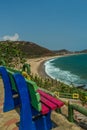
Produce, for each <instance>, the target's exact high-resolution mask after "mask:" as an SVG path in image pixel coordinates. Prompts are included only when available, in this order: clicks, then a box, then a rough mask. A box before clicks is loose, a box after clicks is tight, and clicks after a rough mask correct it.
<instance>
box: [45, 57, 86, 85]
mask: <svg viewBox="0 0 87 130" xmlns="http://www.w3.org/2000/svg"><path fill="white" fill-rule="evenodd" d="M54 60H55V59H52V60H49V61H47V62H45V72H46V73H47V75H49V76H50V77H51V78H53V79H56V80H59V81H62V82H64V83H66V84H74V85H75V86H79V85H83V84H84V82H85V80H83V79H81V78H80V77H79V76H78V75H75V74H73V73H71V72H70V71H66V70H62V69H60V68H58V67H55V66H54V63H53V62H51V61H54Z"/></svg>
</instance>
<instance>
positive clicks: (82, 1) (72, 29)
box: [0, 0, 87, 51]
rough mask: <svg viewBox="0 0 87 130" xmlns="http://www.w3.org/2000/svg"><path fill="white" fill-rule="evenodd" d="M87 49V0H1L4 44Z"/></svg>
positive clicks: (57, 48)
mask: <svg viewBox="0 0 87 130" xmlns="http://www.w3.org/2000/svg"><path fill="white" fill-rule="evenodd" d="M2 40H12V41H15V40H23V41H31V42H34V43H37V44H38V45H41V46H43V47H45V48H48V49H50V50H60V49H68V50H71V51H76V50H83V49H87V0H0V41H2Z"/></svg>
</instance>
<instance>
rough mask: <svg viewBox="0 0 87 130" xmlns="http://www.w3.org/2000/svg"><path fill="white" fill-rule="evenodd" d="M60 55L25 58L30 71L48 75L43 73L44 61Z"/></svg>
mask: <svg viewBox="0 0 87 130" xmlns="http://www.w3.org/2000/svg"><path fill="white" fill-rule="evenodd" d="M56 57H60V56H51V57H40V58H33V59H27V63H28V64H30V65H31V73H32V74H34V75H35V74H37V75H39V76H41V77H45V78H46V77H48V76H47V74H46V73H45V68H44V63H45V62H46V61H47V60H50V59H52V58H56Z"/></svg>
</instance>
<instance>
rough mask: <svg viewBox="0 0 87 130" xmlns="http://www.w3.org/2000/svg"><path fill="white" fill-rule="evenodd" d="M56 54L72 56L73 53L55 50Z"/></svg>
mask: <svg viewBox="0 0 87 130" xmlns="http://www.w3.org/2000/svg"><path fill="white" fill-rule="evenodd" d="M53 52H54V53H56V54H58V55H65V54H72V53H73V52H71V51H68V50H66V49H62V50H54V51H53Z"/></svg>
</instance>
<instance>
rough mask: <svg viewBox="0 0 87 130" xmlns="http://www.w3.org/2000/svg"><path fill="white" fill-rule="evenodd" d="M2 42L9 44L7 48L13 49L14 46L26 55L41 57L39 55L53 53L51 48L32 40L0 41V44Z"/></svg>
mask: <svg viewBox="0 0 87 130" xmlns="http://www.w3.org/2000/svg"><path fill="white" fill-rule="evenodd" d="M2 44H4V45H5V44H6V45H7V46H9V49H13V47H14V46H15V47H16V49H18V50H20V51H21V52H22V53H24V54H25V56H26V57H41V56H50V55H54V54H55V53H54V52H52V51H51V50H49V49H47V48H44V47H41V46H39V45H37V44H36V43H33V42H25V41H1V42H0V46H1V45H2Z"/></svg>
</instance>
